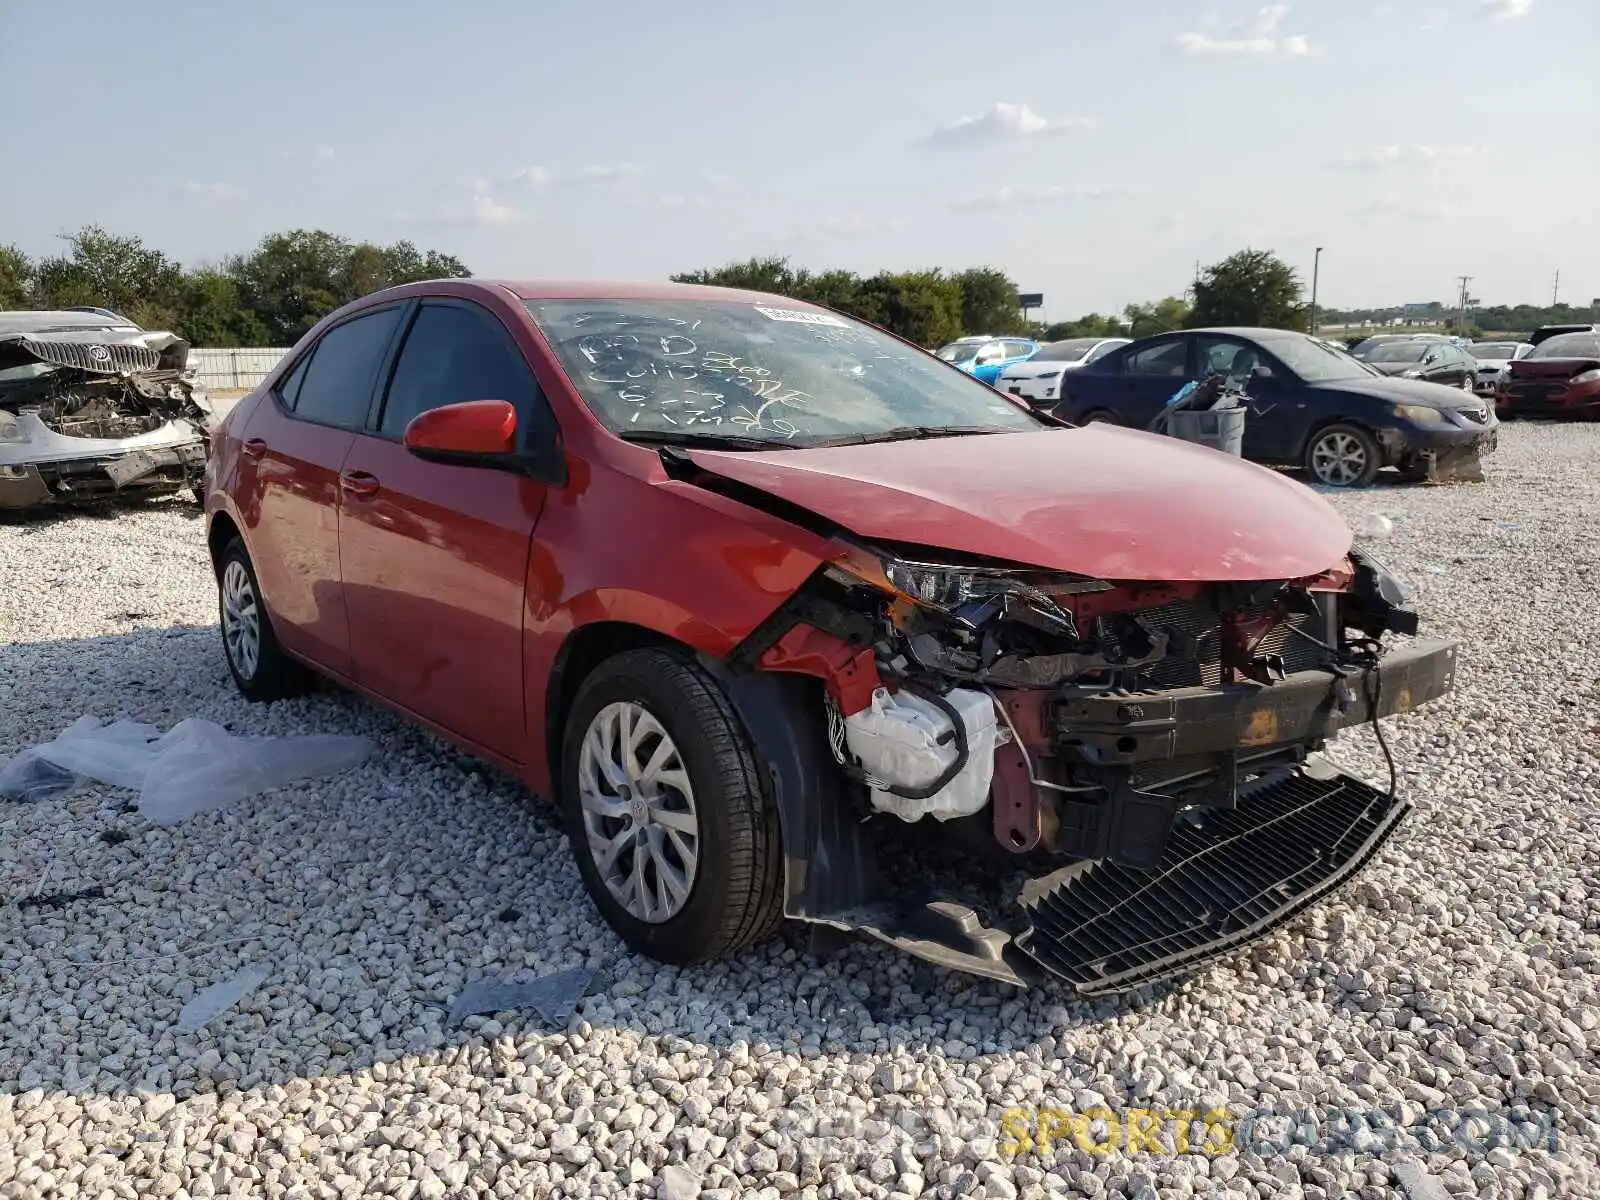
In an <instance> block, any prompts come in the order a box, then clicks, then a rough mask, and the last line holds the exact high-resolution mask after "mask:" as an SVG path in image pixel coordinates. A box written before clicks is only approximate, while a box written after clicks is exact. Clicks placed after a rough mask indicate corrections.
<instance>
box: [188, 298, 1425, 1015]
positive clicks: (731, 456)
mask: <svg viewBox="0 0 1600 1200" xmlns="http://www.w3.org/2000/svg"><path fill="white" fill-rule="evenodd" d="M205 493H206V512H207V517H208V530H209V541H210V549H211V554H212V558H213V561H214V562H215V565H216V572H217V580H218V587H219V594H220V610H221V629H222V638H223V643H224V648H225V650H226V655H227V662H228V666H229V669H230V671H231V672H232V674H233V677H234V680H235V681H236V683H237V684H238V687H239V688H240V690H241V691H242V692H243V693H244V694H245V695H246V696H248V697H250V698H251V699H254V700H263V701H266V700H275V699H278V698H281V697H287V696H291V695H294V694H296V693H299V692H301V691H303V690H305V689H306V688H308V687H309V686H311V685H312V683H313V680H314V678H315V676H318V675H321V676H327V677H330V678H333V679H337V680H339V681H340V682H342V683H343V684H345V685H347V686H348V687H350V688H353V689H355V690H356V691H358V692H360V693H363V694H365V695H366V696H368V697H370V698H371V699H372V700H374V701H376V702H378V703H380V704H383V705H386V706H388V707H389V708H391V709H393V710H395V711H397V712H399V713H402V714H404V715H405V716H406V717H408V718H410V719H411V720H414V721H416V722H418V723H420V724H422V725H424V726H426V727H428V728H429V729H431V730H433V731H434V732H435V733H437V734H439V735H440V736H442V737H444V738H447V739H449V740H451V741H452V742H455V743H457V744H458V745H460V746H462V747H464V748H466V749H467V750H469V751H471V752H473V753H475V754H478V755H481V756H482V757H484V758H486V759H489V760H491V761H494V762H496V763H498V764H499V765H500V766H502V767H503V768H504V769H506V770H508V771H510V772H513V773H515V774H516V775H517V776H519V777H520V778H522V779H523V780H525V781H526V782H527V784H528V785H529V786H530V787H531V788H532V789H533V790H534V791H535V792H537V793H538V794H540V795H544V796H552V797H555V798H556V799H558V800H559V802H560V804H561V806H562V808H563V810H564V813H565V819H566V822H567V825H568V828H569V831H570V835H571V840H572V844H573V848H574V852H575V855H576V858H577V862H578V866H579V870H580V872H581V874H582V877H583V880H584V883H585V884H586V885H587V887H588V890H589V892H590V893H591V895H592V896H593V899H594V902H595V904H596V906H597V907H598V909H599V911H600V912H601V913H602V914H603V915H604V917H605V919H606V920H607V921H608V922H609V923H610V924H611V925H612V926H613V927H614V928H615V929H616V930H617V932H618V933H620V934H621V935H622V937H623V938H624V939H625V940H626V941H627V942H628V943H629V944H630V945H632V946H633V947H635V948H636V949H638V950H640V951H643V952H645V953H648V954H651V955H654V956H656V957H658V958H661V959H663V960H667V961H673V962H696V961H703V960H706V959H710V958H714V957H716V956H719V955H724V954H728V953H731V952H735V951H738V950H740V949H742V948H744V947H748V946H750V945H752V944H754V943H756V942H757V941H759V940H761V939H762V938H764V937H765V936H766V935H768V934H769V933H770V932H771V931H772V930H773V929H774V928H775V927H776V926H777V924H778V923H779V922H780V920H781V919H783V918H784V917H790V918H793V919H798V920H804V921H810V922H816V923H820V924H823V925H827V926H829V927H832V928H834V929H845V930H855V931H858V932H861V933H865V934H868V935H870V936H874V937H877V938H881V939H883V940H885V941H889V942H892V943H894V944H897V945H900V946H903V947H904V948H906V949H908V950H910V951H911V952H913V953H916V954H920V955H923V956H925V957H928V958H930V959H933V960H935V961H938V962H943V963H947V964H950V965H953V966H957V967H960V968H963V969H967V970H972V971H977V972H979V973H982V974H985V975H989V976H992V977H995V978H1000V979H1005V980H1008V981H1012V982H1015V983H1026V982H1030V981H1034V980H1037V979H1040V978H1044V977H1052V976H1053V977H1056V978H1058V979H1064V980H1066V981H1067V982H1068V983H1069V984H1070V985H1071V986H1073V987H1076V988H1077V989H1079V990H1080V991H1082V992H1085V993H1096V992H1107V991H1116V990H1121V989H1125V988H1127V987H1131V986H1135V985H1137V984H1139V983H1141V982H1143V981H1145V980H1149V979H1154V978H1159V977H1162V976H1165V975H1170V974H1173V973H1176V972H1179V971H1183V970H1187V969H1190V968H1192V967H1193V966H1194V965H1196V964H1197V963H1201V962H1204V961H1206V960H1207V959H1208V958H1210V957H1212V956H1214V955H1215V954H1217V953H1220V952H1222V951H1224V950H1227V949H1230V948H1232V947H1234V946H1237V945H1239V944H1240V943H1242V942H1245V941H1249V940H1252V939H1254V938H1256V937H1259V936H1261V935H1263V934H1264V933H1266V932H1267V931H1268V930H1270V929H1272V928H1274V927H1276V926H1277V925H1279V924H1281V923H1282V922H1283V921H1285V920H1287V919H1288V918H1289V917H1290V916H1292V915H1293V914H1294V913H1295V912H1297V911H1299V910H1300V909H1301V908H1303V907H1304V906H1305V905H1306V904H1307V903H1309V902H1311V901H1313V900H1314V899H1316V898H1317V897H1319V896H1321V895H1323V894H1325V893H1326V892H1327V891H1328V890H1330V889H1331V888H1333V887H1334V886H1336V885H1338V884H1339V883H1341V882H1342V881H1344V880H1345V879H1347V878H1348V877H1349V876H1350V875H1351V874H1353V873H1354V872H1356V871H1357V870H1359V869H1360V868H1361V867H1362V865H1363V864H1365V863H1366V862H1367V861H1368V859H1369V858H1370V857H1371V855H1372V854H1373V853H1374V852H1375V851H1376V849H1377V847H1378V846H1379V845H1380V844H1381V843H1382V842H1383V841H1384V840H1385V839H1386V838H1387V837H1388V836H1389V835H1390V834H1391V833H1392V832H1393V831H1394V829H1395V828H1396V826H1397V824H1398V823H1399V821H1400V820H1401V818H1402V816H1403V815H1404V812H1405V810H1406V805H1405V803H1404V802H1403V801H1401V800H1399V799H1397V798H1396V797H1395V796H1394V794H1393V788H1392V787H1391V788H1390V789H1389V791H1388V792H1384V791H1383V790H1382V789H1376V788H1372V787H1369V786H1367V785H1366V784H1363V783H1360V782H1358V781H1357V780H1354V779H1352V778H1350V777H1348V776H1344V775H1341V774H1339V773H1338V772H1336V771H1333V770H1331V769H1330V768H1327V767H1326V766H1325V765H1318V763H1317V762H1316V761H1315V760H1309V759H1308V755H1309V754H1310V752H1311V751H1313V750H1315V749H1317V748H1318V747H1320V746H1321V745H1322V743H1323V742H1324V741H1325V740H1326V739H1327V738H1329V737H1331V736H1332V735H1333V734H1334V733H1335V732H1336V731H1337V730H1338V729H1340V728H1341V727H1344V726H1347V725H1350V724H1354V723H1358V722H1364V721H1369V720H1375V719H1376V716H1377V715H1379V714H1386V713H1390V712H1397V711H1404V710H1405V709H1407V708H1409V707H1411V706H1413V705H1416V704H1420V703H1425V702H1427V701H1428V700H1430V699H1432V698H1433V697H1435V696H1437V695H1438V694H1440V693H1441V692H1443V691H1445V690H1446V689H1448V688H1449V687H1450V686H1451V670H1452V665H1453V650H1452V648H1451V647H1449V646H1447V645H1444V644H1441V643H1436V642H1429V641H1426V640H1416V641H1410V642H1407V643H1406V644H1405V645H1404V646H1399V647H1393V648H1390V647H1387V646H1386V645H1385V644H1384V638H1385V635H1386V634H1387V633H1388V632H1390V631H1400V632H1403V633H1407V634H1411V633H1415V629H1416V621H1415V617H1414V615H1413V614H1411V613H1409V612H1408V611H1407V610H1406V609H1405V608H1404V597H1403V595H1402V593H1401V592H1400V590H1399V588H1398V585H1397V584H1396V583H1395V581H1394V580H1393V579H1392V578H1391V577H1390V576H1389V575H1388V574H1387V573H1386V572H1385V571H1384V570H1383V568H1382V567H1380V566H1378V565H1377V564H1376V563H1373V562H1371V561H1369V560H1367V559H1365V558H1363V557H1362V556H1361V555H1360V554H1359V552H1356V551H1353V550H1352V548H1351V541H1350V534H1349V530H1348V529H1347V527H1346V526H1345V524H1344V522H1343V521H1342V520H1340V518H1339V517H1338V516H1337V514H1336V513H1335V512H1334V511H1333V510H1332V509H1331V508H1330V507H1329V506H1328V505H1327V504H1326V503H1325V502H1324V501H1323V500H1322V499H1321V498H1320V497H1319V496H1317V495H1315V494H1314V493H1313V492H1311V491H1310V490H1309V489H1307V488H1305V487H1303V486H1302V485H1300V484H1299V483H1296V482H1294V481H1292V480H1289V479H1287V478H1284V477H1281V476H1279V475H1276V474H1274V473H1272V472H1270V471H1268V470H1265V469H1263V468H1260V467H1257V466H1254V465H1251V464H1249V463H1244V462H1241V461H1239V460H1237V459H1234V458H1231V457H1229V456H1227V455H1223V454H1220V453H1217V452H1215V451H1212V450H1209V449H1205V448H1202V447H1197V446H1191V445H1186V444H1183V443H1179V442H1176V441H1173V440H1171V439H1166V438H1160V437H1156V436H1154V435H1150V434H1146V433H1142V432H1135V431H1132V430H1126V429H1120V428H1116V427H1112V426H1106V425H1095V426H1090V427H1085V428H1081V429H1080V428H1075V427H1070V426H1063V425H1062V424H1061V423H1058V422H1053V421H1047V420H1046V419H1042V418H1040V417H1037V416H1035V415H1032V414H1030V413H1029V412H1028V411H1026V410H1025V409H1024V408H1023V407H1021V406H1019V405H1018V404H1016V403H1015V402H1013V401H1011V400H1010V399H1009V398H1007V397H1004V396H1001V395H999V394H998V393H996V392H995V391H994V390H993V389H991V388H989V387H987V386H986V385H984V384H982V383H980V382H977V381H976V380H974V379H972V378H971V377H970V376H968V375H965V374H963V373H962V372H961V371H959V370H957V369H955V368H953V367H950V366H949V365H947V364H945V363H943V362H941V361H939V360H938V359H937V358H935V357H934V356H933V355H931V354H928V353H926V352H924V351H922V350H920V349H918V348H916V347H914V346H911V345H909V344H907V343H905V342H903V341H900V340H899V339H897V338H895V337H892V336H890V335H889V334H887V333H885V332H884V331H882V330H880V329H877V328H876V327H874V326H871V325H867V324H864V323H862V322H859V321H856V320H853V319H851V318H848V317H844V316H841V315H839V314H837V313H834V312H831V311H827V310H824V309H820V308H817V307H814V306H811V305H807V304H804V303H800V302H797V301H793V300H787V299H784V298H782V297H777V296H769V295H761V294H755V293H749V292H740V291H730V290H724V289H716V288H697V287H687V286H679V285H630V286H611V285H597V284H571V285H569V284H523V283H499V282H488V281H483V280H470V281H449V282H436V283H418V284H409V285H406V286H404V287H399V288H395V289H392V290H388V291H384V292H381V293H378V294H376V295H372V296H368V297H366V298H364V299H362V300H359V301H357V302H355V303H353V304H351V305H349V306H347V307H345V308H343V309H341V310H340V311H338V312H335V313H333V314H331V315H330V316H328V317H327V318H325V319H324V320H323V321H322V322H320V323H319V324H318V325H317V326H316V327H315V328H314V329H312V330H311V331H310V332H309V333H308V334H307V335H306V336H305V337H304V338H303V339H302V340H301V342H300V343H299V345H297V346H296V347H294V349H293V350H292V351H291V353H290V354H289V355H287V356H286V357H285V359H284V361H283V362H282V364H281V365H280V366H279V367H278V368H277V369H276V370H275V371H274V372H273V373H272V375H271V376H270V377H269V378H268V379H266V380H265V381H264V383H263V384H262V385H261V387H260V388H258V389H257V390H256V391H255V392H254V393H253V394H251V395H250V396H249V397H247V398H246V399H245V400H243V401H242V402H241V403H240V404H239V405H238V406H237V407H236V408H234V410H233V411H232V412H231V413H230V414H229V416H228V417H227V419H226V420H225V422H224V423H223V424H222V426H221V428H220V430H219V431H218V433H217V435H216V438H215V442H214V449H213V453H212V456H211V458H210V461H209V465H208V469H207V477H206V487H205ZM886 830H887V833H886ZM891 834H894V835H905V836H912V837H913V838H923V839H927V840H931V841H950V840H958V841H960V842H961V844H962V845H963V846H965V847H967V848H968V849H969V850H971V851H973V853H971V854H968V855H965V856H964V857H966V858H967V859H969V860H970V861H972V862H975V863H982V864H984V865H983V866H982V868H981V870H980V874H982V875H986V877H987V878H989V879H990V880H993V881H1000V880H1007V879H1014V878H1018V877H1026V879H1027V882H1026V883H1024V884H1023V885H1022V886H1021V887H1020V890H1018V889H1016V888H1009V889H1008V890H1009V899H1008V900H1007V901H1006V902H1005V903H1004V904H1001V905H999V906H997V907H994V908H990V907H986V906H984V905H980V904H976V903H972V902H969V901H968V900H967V899H966V895H967V894H966V893H965V892H960V891H958V890H955V885H954V884H951V885H950V887H951V889H952V890H950V891H949V892H948V893H946V892H942V891H940V889H939V887H937V886H934V881H933V880H931V879H924V878H920V877H918V878H917V879H916V882H915V884H914V885H909V884H907V883H906V882H905V879H904V876H905V872H904V871H888V870H884V869H883V867H884V866H885V865H886V864H885V862H884V859H885V856H886V853H887V852H886V850H885V847H886V846H887V845H889V844H891V843H893V844H895V845H899V844H900V842H901V841H903V837H899V838H897V837H894V836H889V835H891ZM1085 860H1093V861H1095V862H1096V863H1097V864H1098V865H1097V867H1096V869H1095V870H1094V871H1092V872H1087V873H1085V872H1075V871H1063V870H1062V869H1061V868H1063V867H1065V866H1066V865H1067V864H1070V863H1074V862H1078V863H1081V862H1083V861H1085ZM893 865H895V866H898V865H899V864H898V862H897V863H895V864H893ZM892 878H895V879H897V881H895V882H891V879H892Z"/></svg>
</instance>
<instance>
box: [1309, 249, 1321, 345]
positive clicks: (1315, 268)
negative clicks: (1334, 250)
mask: <svg viewBox="0 0 1600 1200" xmlns="http://www.w3.org/2000/svg"><path fill="white" fill-rule="evenodd" d="M1321 267H1322V247H1321V246H1318V247H1317V253H1316V255H1315V256H1314V257H1313V258H1312V259H1311V330H1310V332H1311V335H1312V336H1313V337H1315V336H1316V333H1317V275H1318V274H1319V273H1320V270H1321Z"/></svg>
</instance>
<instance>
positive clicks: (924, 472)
mask: <svg viewBox="0 0 1600 1200" xmlns="http://www.w3.org/2000/svg"><path fill="white" fill-rule="evenodd" d="M688 453H689V456H690V458H691V459H692V460H693V461H694V462H695V464H696V465H698V466H699V467H701V468H702V469H704V470H706V471H709V472H712V473H714V474H717V475H721V476H723V477H725V478H728V479H732V480H736V481H738V482H740V483H743V484H745V485H747V486H750V487H753V488H758V489H760V490H761V491H763V492H766V493H768V494H769V495H772V496H776V497H778V498H780V499H782V500H786V501H788V502H789V503H791V504H795V505H798V506H800V507H801V508H804V509H808V510H810V511H811V512H814V513H816V514H818V515H819V516H822V517H825V518H827V519H829V520H831V521H833V522H834V523H836V524H838V525H840V526H842V527H843V528H845V529H847V530H849V531H851V532H852V533H854V534H856V535H857V536H858V537H861V538H865V539H868V540H881V541H892V542H906V543H912V544H915V545H920V546H927V547H933V548H943V549H947V550H951V551H955V552H958V553H963V554H969V555H982V556H985V557H989V558H994V559H1001V560H1004V561H1007V562H1013V563H1018V564H1021V565H1026V566H1035V567H1041V568H1045V569H1047V570H1056V571H1071V572H1075V573H1077V574H1080V575H1089V576H1094V577H1096V578H1100V579H1108V580H1129V581H1137V580H1149V581H1160V582H1171V583H1182V582H1204V581H1215V582H1222V581H1244V580H1257V579H1300V578H1304V577H1307V576H1310V575H1316V574H1319V573H1321V572H1322V571H1325V570H1327V569H1328V568H1330V567H1333V566H1335V565H1337V564H1339V563H1340V562H1341V561H1342V560H1343V559H1344V557H1345V555H1346V554H1347V553H1348V552H1349V550H1350V544H1351V534H1350V528H1349V526H1347V525H1346V524H1345V522H1344V520H1343V519H1342V518H1341V517H1340V516H1339V514H1338V512H1336V511H1335V510H1334V508H1333V507H1332V506H1331V505H1330V504H1328V502H1327V501H1326V500H1324V499H1323V498H1322V497H1321V496H1319V495H1317V494H1316V493H1315V492H1313V491H1312V490H1311V489H1310V488H1308V487H1305V486H1304V485H1303V484H1301V483H1298V482H1297V481H1295V480H1293V479H1290V478H1288V477H1286V476H1283V475H1279V474H1278V473H1277V472H1274V471H1269V470H1267V469H1266V468H1264V467H1259V466H1256V465H1255V464H1253V463H1247V462H1244V461H1242V460H1240V459H1237V458H1232V457H1230V456H1228V455H1225V454H1220V453H1218V452H1217V451H1215V450H1210V449H1207V448H1205V447H1203V446H1194V445H1190V444H1188V443H1186V442H1180V441H1177V440H1175V439H1172V438H1167V437H1161V436H1158V435H1155V434H1149V433H1143V432H1139V431H1136V430H1131V429H1122V428H1119V427H1117V426H1113V425H1104V424H1094V425H1088V426H1085V427H1083V428H1078V429H1051V430H1040V431H1038V432H1034V433H1004V434H981V435H973V436H966V437H944V438H929V439H924V440H920V441H903V442H879V443H875V444H869V445H865V446H839V447H824V448H817V449H797V450H773V451H756V452H738V451H714V450H692V451H689V452H688Z"/></svg>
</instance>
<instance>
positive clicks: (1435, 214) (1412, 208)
mask: <svg viewBox="0 0 1600 1200" xmlns="http://www.w3.org/2000/svg"><path fill="white" fill-rule="evenodd" d="M1350 215H1351V216H1352V217H1355V218H1356V219H1357V220H1362V221H1375V222H1385V221H1420V222H1428V221H1447V220H1449V219H1450V217H1451V216H1452V213H1451V210H1450V209H1448V208H1446V207H1445V206H1444V205H1442V204H1416V203H1413V202H1411V201H1409V200H1374V201H1373V202H1372V203H1370V204H1363V205H1361V206H1360V207H1359V208H1355V209H1352V210H1351V212H1350Z"/></svg>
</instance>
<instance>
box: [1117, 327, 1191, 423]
mask: <svg viewBox="0 0 1600 1200" xmlns="http://www.w3.org/2000/svg"><path fill="white" fill-rule="evenodd" d="M1189 342H1190V339H1189V338H1186V337H1184V336H1183V335H1182V334H1173V335H1172V336H1170V337H1162V338H1157V339H1155V340H1154V341H1151V342H1149V343H1147V344H1146V345H1143V346H1135V347H1133V348H1132V349H1131V351H1129V352H1126V353H1124V354H1123V355H1122V360H1121V368H1122V369H1121V371H1120V372H1119V374H1118V376H1117V379H1116V381H1115V382H1114V383H1113V384H1112V389H1111V390H1112V411H1113V412H1114V413H1115V415H1116V418H1117V420H1118V421H1120V422H1121V423H1122V424H1124V425H1131V426H1133V427H1134V428H1136V429H1143V428H1144V427H1145V426H1147V425H1149V424H1150V422H1151V421H1153V420H1154V419H1155V417H1156V414H1157V413H1159V412H1160V411H1161V410H1162V408H1164V407H1165V406H1166V403H1167V401H1168V400H1170V399H1171V398H1172V394H1173V393H1174V392H1176V391H1177V390H1178V389H1179V388H1181V387H1182V386H1183V385H1184V383H1185V382H1186V381H1187V380H1189V379H1190V378H1191V370H1190V366H1189Z"/></svg>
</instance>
